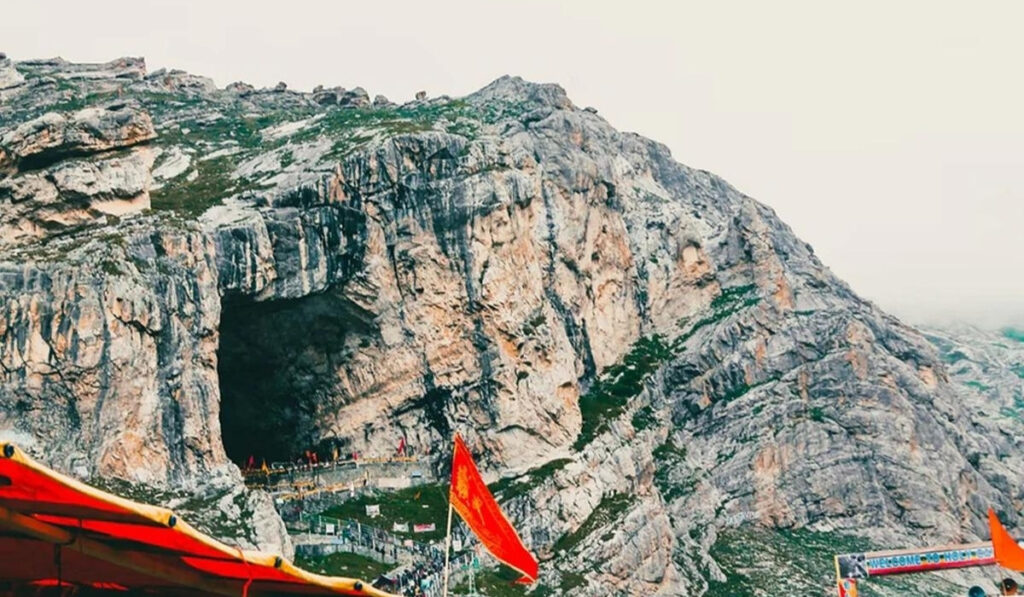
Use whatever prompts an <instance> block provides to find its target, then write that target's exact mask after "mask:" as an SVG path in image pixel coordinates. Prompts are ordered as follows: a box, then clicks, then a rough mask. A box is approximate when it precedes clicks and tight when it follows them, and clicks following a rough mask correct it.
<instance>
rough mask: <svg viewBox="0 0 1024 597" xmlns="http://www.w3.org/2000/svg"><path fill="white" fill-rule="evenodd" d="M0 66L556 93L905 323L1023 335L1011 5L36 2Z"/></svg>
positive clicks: (1014, 10)
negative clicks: (696, 176)
mask: <svg viewBox="0 0 1024 597" xmlns="http://www.w3.org/2000/svg"><path fill="white" fill-rule="evenodd" d="M0 51H6V52H7V53H8V54H9V55H10V56H11V57H12V58H15V59H19V58H29V57H34V58H36V57H50V56H57V55H60V56H63V57H65V58H67V59H69V60H75V61H106V60H109V59H112V58H115V57H118V56H122V55H142V56H145V57H146V59H147V61H148V64H149V67H150V69H156V68H159V67H162V66H167V67H176V68H182V69H185V70H188V71H190V72H194V73H198V74H205V75H208V76H211V77H213V78H214V80H216V81H217V83H218V84H219V85H225V84H227V83H230V82H232V81H236V80H244V81H247V82H250V83H253V84H255V85H260V86H262V85H273V84H274V83H277V82H278V81H279V80H283V81H286V82H287V83H288V84H289V86H291V87H292V88H297V89H310V88H312V87H313V86H315V85H317V84H320V83H322V84H325V85H341V86H344V87H355V86H357V85H360V86H363V87H365V88H366V89H367V90H368V91H369V92H370V94H371V95H373V94H377V93H383V94H385V95H387V96H388V97H389V98H391V99H392V100H397V101H404V100H408V99H411V98H412V96H413V94H414V93H415V92H416V91H417V90H420V89H425V90H427V91H428V93H430V94H431V95H437V94H442V93H446V94H449V95H461V94H465V93H468V92H470V91H473V90H475V89H477V88H479V87H482V86H483V85H485V84H486V83H488V82H490V81H491V80H493V79H495V78H497V77H498V76H500V75H503V74H506V73H509V74H518V75H521V76H523V77H525V78H527V79H531V80H536V81H542V82H548V81H554V82H558V83H561V84H562V85H563V86H564V87H565V88H566V89H567V90H568V92H569V96H570V97H571V98H572V99H573V101H575V102H576V103H577V104H578V105H581V106H587V105H590V106H594V107H596V108H598V110H599V111H600V113H601V114H602V115H604V116H605V118H607V119H608V120H610V121H611V122H612V124H614V125H616V126H617V127H619V128H621V129H625V130H633V131H637V132H639V133H642V134H644V135H646V136H649V137H652V138H654V139H657V140H659V141H662V142H664V143H666V144H667V145H668V146H669V147H671V148H672V151H673V153H674V155H675V157H676V159H678V160H680V161H682V162H684V163H686V164H689V165H691V166H694V167H698V168H704V169H707V170H711V171H713V172H716V173H718V174H720V175H722V176H724V177H725V178H726V179H728V180H729V181H730V182H731V183H733V184H734V185H735V186H736V187H738V188H739V189H740V190H742V191H744V192H745V193H747V194H749V195H751V196H753V197H755V198H757V199H759V200H761V201H763V202H765V203H767V204H769V205H771V206H772V207H774V208H775V209H776V210H777V211H778V212H779V214H780V215H781V216H782V218H783V219H784V220H785V221H787V222H788V223H789V224H790V225H791V226H792V227H793V228H794V229H795V230H796V232H797V234H799V235H800V236H801V237H802V238H804V239H805V240H807V241H808V242H810V243H811V244H812V245H813V246H814V247H815V250H816V251H817V253H818V255H819V256H821V258H822V259H823V260H824V261H825V263H826V264H828V265H829V266H831V268H832V269H833V271H835V272H836V273H837V274H838V275H840V276H841V277H843V278H845V279H846V280H847V281H848V282H850V284H851V285H852V286H853V287H854V288H855V289H856V290H857V291H859V292H860V293H861V294H862V295H864V296H866V297H868V298H870V299H873V300H875V301H876V302H878V303H879V304H880V305H881V306H883V307H885V308H887V309H889V310H890V311H892V312H894V313H895V314H897V315H899V316H901V317H903V318H904V319H907V320H909V321H912V322H922V321H930V320H936V319H963V320H968V321H972V322H976V323H981V324H985V325H1003V324H1006V323H1017V324H1024V76H1022V71H1024V67H1022V60H1024V1H1021V0H1008V1H1005V2H982V1H979V2H965V1H962V0H957V1H949V2H944V1H938V0H927V1H921V2H910V1H900V2H893V1H891V0H889V1H884V2H865V1H864V0H860V1H858V2H843V3H840V2H825V1H821V0H816V1H808V2H786V1H778V0H775V1H771V2H764V1H752V2H727V1H721V0H715V1H713V2H712V1H707V2H700V3H696V2H692V3H691V2H683V1H665V2H657V3H655V2H649V3H648V2H638V1H636V0H630V1H628V2H626V1H621V2H620V1H616V2H603V1H599V0H590V1H580V2H557V3H556V2H551V1H549V2H540V1H519V2H511V1H509V2H491V1H487V0H472V1H452V2H441V1H436V0H417V1H409V2H388V1H367V0H362V1H359V2H348V1H340V0H334V1H322V2H313V1H302V0H289V1H286V2H282V1H279V0H278V1H273V2H266V1H262V0H248V1H246V2H227V1H222V0H203V1H190V0H175V1H173V2H170V1H156V2H146V1H142V0H133V1H91V2H81V1H67V2H45V1H38V2H18V3H10V5H7V6H4V8H3V17H2V20H0Z"/></svg>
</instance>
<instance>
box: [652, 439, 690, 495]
mask: <svg viewBox="0 0 1024 597" xmlns="http://www.w3.org/2000/svg"><path fill="white" fill-rule="evenodd" d="M652 456H654V464H655V467H654V485H655V487H657V488H658V491H659V492H660V493H661V497H662V498H664V500H665V501H666V502H671V501H672V500H674V499H676V498H678V497H682V496H684V495H686V494H688V493H690V492H691V491H692V490H693V480H692V479H689V480H688V482H686V483H679V482H677V481H675V480H674V479H673V478H672V473H673V472H678V471H680V470H683V466H682V465H683V461H684V460H685V459H686V448H681V447H679V446H676V445H675V443H674V442H673V441H672V438H671V437H669V439H668V441H666V442H665V443H664V444H662V445H660V446H658V447H657V448H655V449H654V452H653V453H652Z"/></svg>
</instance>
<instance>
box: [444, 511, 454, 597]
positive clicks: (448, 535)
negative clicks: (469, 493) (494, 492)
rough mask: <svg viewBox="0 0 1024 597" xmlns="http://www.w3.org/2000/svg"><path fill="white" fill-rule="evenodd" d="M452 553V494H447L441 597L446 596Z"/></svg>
mask: <svg viewBox="0 0 1024 597" xmlns="http://www.w3.org/2000/svg"><path fill="white" fill-rule="evenodd" d="M451 553H452V496H451V492H449V494H448V530H447V531H446V532H445V537H444V592H442V593H441V597H448V566H449V563H450V556H451Z"/></svg>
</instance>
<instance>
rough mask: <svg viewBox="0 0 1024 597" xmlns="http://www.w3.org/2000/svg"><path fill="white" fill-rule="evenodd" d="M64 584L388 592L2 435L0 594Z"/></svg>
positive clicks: (233, 592)
mask: <svg viewBox="0 0 1024 597" xmlns="http://www.w3.org/2000/svg"><path fill="white" fill-rule="evenodd" d="M58 584H59V586H61V587H79V588H84V589H89V590H93V591H101V592H122V591H123V592H128V591H131V592H132V593H133V594H148V595H155V596H163V595H191V596H204V595H226V596H241V597H259V596H263V595H271V594H273V595H366V596H370V597H390V596H389V594H388V593H385V592H383V591H380V590H378V589H376V588H374V587H372V586H371V585H370V583H368V582H365V581H362V580H358V579H352V578H337V577H327V576H321V575H318V574H313V573H310V572H307V571H305V570H302V569H300V568H298V567H296V566H294V565H293V564H292V563H291V562H289V561H288V560H286V559H285V558H283V557H282V556H280V555H276V554H268V553H263V552H257V551H245V550H241V549H239V548H237V547H231V546H228V545H226V544H224V543H222V542H220V541H218V540H216V539H214V538H212V537H209V536H207V535H205V534H203V533H201V532H199V531H198V530H196V529H194V528H192V527H191V526H189V524H188V523H187V522H185V521H184V520H182V519H181V518H180V517H179V516H177V515H176V514H175V513H174V512H172V511H170V510H168V509H166V508H159V507H156V506H148V505H145V504H140V503H137V502H134V501H131V500H127V499H124V498H121V497H118V496H116V495H112V494H110V493H106V492H104V491H100V490H98V489H95V488H93V487H90V486H88V485H85V484H84V483H81V482H79V481H76V480H74V479H72V478H70V477H67V476H65V475H62V474H60V473H57V472H55V471H53V470H51V469H49V468H47V467H46V466H43V465H42V464H40V463H38V462H35V461H34V460H32V459H31V458H30V457H28V456H27V455H26V454H24V452H22V451H21V450H20V449H18V448H17V447H16V446H15V445H13V444H10V443H0V596H2V595H5V594H15V593H18V594H21V592H20V591H19V589H20V588H23V587H32V586H35V587H47V586H50V587H57V586H58Z"/></svg>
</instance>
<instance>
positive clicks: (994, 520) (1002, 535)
mask: <svg viewBox="0 0 1024 597" xmlns="http://www.w3.org/2000/svg"><path fill="white" fill-rule="evenodd" d="M988 530H989V533H991V535H992V550H993V551H994V552H995V554H996V564H999V565H1000V566H1002V567H1003V568H1006V569H1008V570H1016V571H1017V572H1024V549H1021V547H1020V545H1018V544H1017V541H1016V540H1015V539H1014V538H1013V537H1011V536H1010V533H1007V532H1006V529H1005V528H1003V525H1002V524H1001V523H1000V522H999V517H998V516H996V513H995V511H994V510H992V508H989V509H988Z"/></svg>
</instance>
